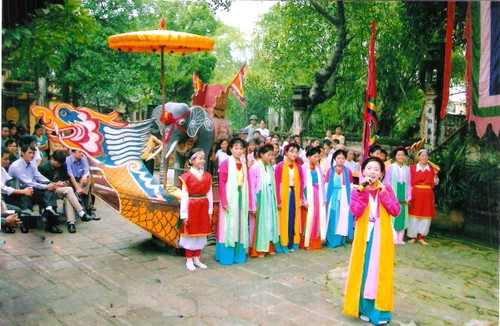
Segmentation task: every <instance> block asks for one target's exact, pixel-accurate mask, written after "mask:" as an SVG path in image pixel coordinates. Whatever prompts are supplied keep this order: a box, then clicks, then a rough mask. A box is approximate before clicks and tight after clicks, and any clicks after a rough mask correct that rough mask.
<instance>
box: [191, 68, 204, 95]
mask: <svg viewBox="0 0 500 326" xmlns="http://www.w3.org/2000/svg"><path fill="white" fill-rule="evenodd" d="M203 87H205V84H203V82H202V81H201V79H200V77H198V75H196V73H194V72H193V89H194V95H196V94H198V92H199V91H201V90H202V89H203Z"/></svg>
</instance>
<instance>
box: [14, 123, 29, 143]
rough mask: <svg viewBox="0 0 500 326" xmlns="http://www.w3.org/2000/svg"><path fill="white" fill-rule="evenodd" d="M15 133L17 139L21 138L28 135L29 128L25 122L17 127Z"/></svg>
mask: <svg viewBox="0 0 500 326" xmlns="http://www.w3.org/2000/svg"><path fill="white" fill-rule="evenodd" d="M17 134H18V135H19V139H23V138H24V137H26V136H29V135H30V133H29V129H28V127H26V124H25V123H22V124H20V125H19V127H18V128H17Z"/></svg>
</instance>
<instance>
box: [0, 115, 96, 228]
mask: <svg viewBox="0 0 500 326" xmlns="http://www.w3.org/2000/svg"><path fill="white" fill-rule="evenodd" d="M18 131H20V132H18ZM25 131H27V129H26V127H25V126H24V125H20V126H19V128H18V127H17V126H16V124H14V123H8V124H2V152H1V155H2V168H1V173H2V174H1V182H0V183H1V205H2V207H1V208H2V211H1V214H2V225H1V227H2V231H3V232H5V233H15V228H17V227H18V228H19V230H20V231H21V232H23V233H26V232H29V228H28V224H29V223H24V222H23V220H26V221H29V220H30V219H34V218H37V217H39V216H40V215H39V214H40V213H41V214H44V215H45V218H46V223H45V229H46V231H48V232H51V233H62V232H63V231H62V230H61V229H60V228H59V227H58V224H59V219H60V215H61V214H64V215H65V217H66V224H67V229H68V232H70V233H75V232H76V225H75V222H76V216H78V217H79V218H80V220H82V221H84V222H89V221H91V220H99V219H100V218H99V217H98V216H96V214H95V212H94V211H95V208H94V206H93V200H94V197H93V196H92V194H91V180H90V170H89V163H88V161H87V159H86V157H85V155H84V153H83V152H82V151H80V150H71V151H69V150H68V149H65V148H64V147H63V146H61V145H60V144H57V145H56V144H53V145H51V142H50V141H49V138H48V137H47V135H46V130H45V128H44V127H43V126H42V125H39V124H37V125H35V128H34V133H33V135H29V134H27V133H26V132H25ZM58 199H59V200H61V201H62V207H60V208H61V209H58V207H57V205H58ZM34 205H38V208H39V210H38V211H39V212H38V213H35V212H34V210H33V209H34ZM75 213H76V214H75Z"/></svg>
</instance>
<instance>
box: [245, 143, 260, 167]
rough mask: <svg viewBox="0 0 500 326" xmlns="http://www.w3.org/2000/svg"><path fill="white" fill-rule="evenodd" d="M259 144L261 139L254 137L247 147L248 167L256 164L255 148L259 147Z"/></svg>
mask: <svg viewBox="0 0 500 326" xmlns="http://www.w3.org/2000/svg"><path fill="white" fill-rule="evenodd" d="M257 146H259V141H258V140H256V139H252V140H251V141H250V142H249V143H248V147H247V155H246V162H247V168H251V167H252V165H253V164H254V160H255V157H254V155H255V149H256V148H257Z"/></svg>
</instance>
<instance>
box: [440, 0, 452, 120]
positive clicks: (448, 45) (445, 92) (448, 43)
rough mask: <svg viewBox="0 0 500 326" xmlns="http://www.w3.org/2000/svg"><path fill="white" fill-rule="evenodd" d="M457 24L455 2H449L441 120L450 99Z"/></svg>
mask: <svg viewBox="0 0 500 326" xmlns="http://www.w3.org/2000/svg"><path fill="white" fill-rule="evenodd" d="M454 24H455V1H450V2H448V13H447V18H446V47H445V51H444V74H443V99H442V101H441V114H440V117H441V119H444V116H445V115H446V107H447V106H448V98H449V97H450V73H451V52H452V49H453V27H454Z"/></svg>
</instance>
